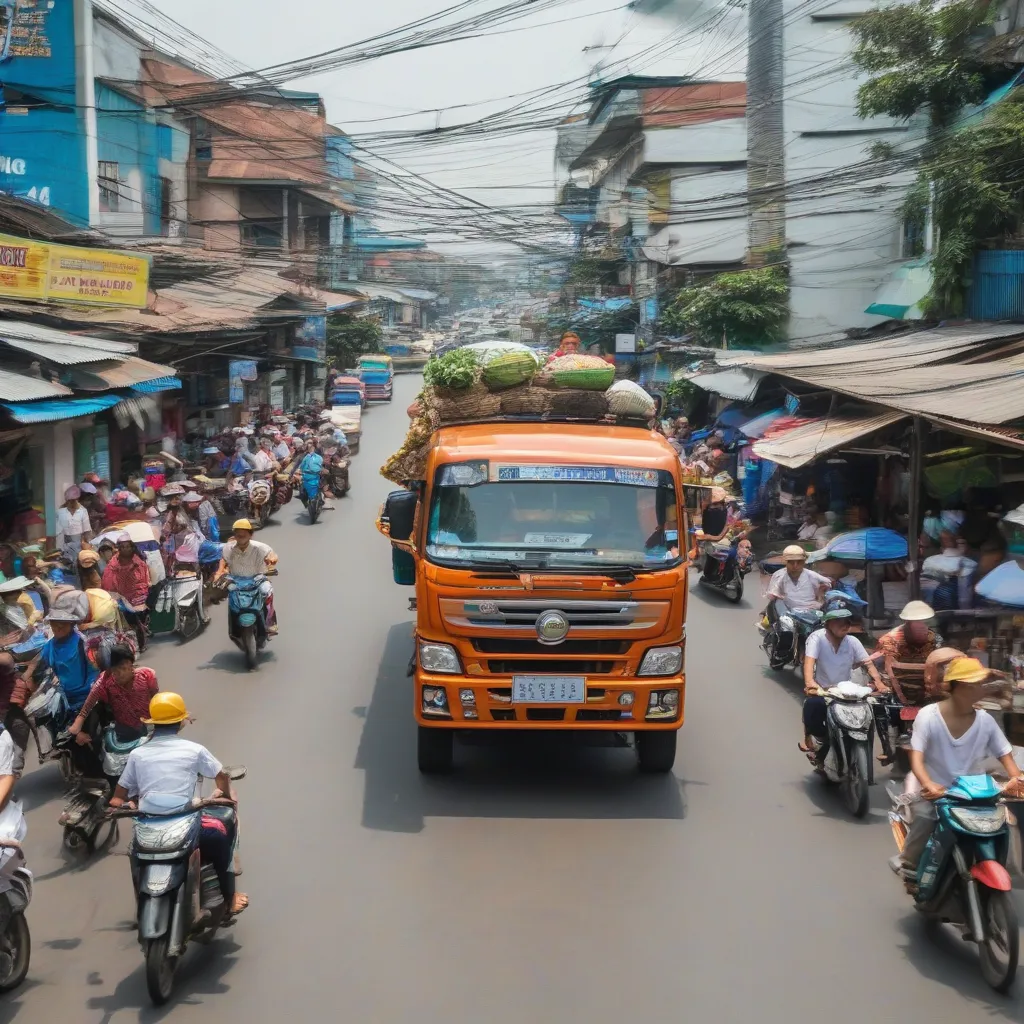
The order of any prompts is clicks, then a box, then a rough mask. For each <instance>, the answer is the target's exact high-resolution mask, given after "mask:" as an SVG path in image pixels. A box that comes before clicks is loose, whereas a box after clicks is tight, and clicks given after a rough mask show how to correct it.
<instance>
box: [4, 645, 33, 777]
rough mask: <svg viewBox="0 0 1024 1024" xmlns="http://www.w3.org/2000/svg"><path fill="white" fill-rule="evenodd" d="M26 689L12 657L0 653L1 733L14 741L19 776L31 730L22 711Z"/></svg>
mask: <svg viewBox="0 0 1024 1024" xmlns="http://www.w3.org/2000/svg"><path fill="white" fill-rule="evenodd" d="M27 695H28V687H27V686H26V684H25V680H24V679H22V677H21V673H20V672H19V671H18V665H17V662H15V660H14V656H13V655H11V654H9V653H8V652H7V651H0V719H2V722H3V727H2V730H0V731H2V732H4V733H5V734H8V735H10V737H11V739H12V740H13V741H14V747H15V750H14V771H15V772H16V773H17V774H18V775H20V774H21V773H22V771H23V770H24V768H25V751H26V750H27V749H28V741H29V736H30V735H31V734H32V728H31V726H30V725H29V723H28V719H27V718H26V717H25V712H24V710H23V708H24V705H25V698H26V696H27Z"/></svg>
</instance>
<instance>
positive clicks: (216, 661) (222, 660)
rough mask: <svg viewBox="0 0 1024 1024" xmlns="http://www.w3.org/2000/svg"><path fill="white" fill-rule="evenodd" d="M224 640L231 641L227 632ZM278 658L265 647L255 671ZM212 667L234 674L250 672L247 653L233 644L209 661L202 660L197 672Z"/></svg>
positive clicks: (240, 674)
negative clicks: (246, 662)
mask: <svg viewBox="0 0 1024 1024" xmlns="http://www.w3.org/2000/svg"><path fill="white" fill-rule="evenodd" d="M224 640H225V642H226V643H229V644H230V643H231V641H230V640H228V637H227V633H226V632H225V634H224ZM276 660H277V658H276V656H275V654H274V651H273V650H272V649H271V648H270V647H264V648H263V650H262V651H260V653H259V663H258V664H257V666H256V668H255V669H254V671H256V672H259V671H261V670H262V669H263V668H264V667H266V666H268V665H273V664H274V662H275V661H276ZM210 669H217V670H218V671H220V672H230V673H231V674H232V675H236V676H244V675H248V674H249V670H248V669H247V668H246V667H245V655H244V654H243V653H242V652H241V651H240V650H239V649H238V648H237V647H235V646H234V644H232V645H231V647H230V648H229V649H227V648H226V649H225V650H223V651H218V652H217V653H216V654H215V655H214V656H213V657H212V658H211V659H210V660H209V661H204V662H201V663H200V664H198V665H196V671H197V672H206V671H209V670H210Z"/></svg>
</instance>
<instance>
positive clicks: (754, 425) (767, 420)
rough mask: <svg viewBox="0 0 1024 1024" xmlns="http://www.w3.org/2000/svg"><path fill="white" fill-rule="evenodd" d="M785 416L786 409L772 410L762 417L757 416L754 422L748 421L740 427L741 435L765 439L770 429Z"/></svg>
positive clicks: (764, 413)
mask: <svg viewBox="0 0 1024 1024" xmlns="http://www.w3.org/2000/svg"><path fill="white" fill-rule="evenodd" d="M785 415H787V413H786V410H785V409H772V411H771V412H763V413H761V415H760V416H755V417H754V418H753V419H752V420H747V422H746V423H744V424H743V426H742V427H740V433H741V434H745V435H746V436H747V437H764V435H765V433H766V432H767V430H768V428H769V427H770V426H771V425H772V424H773V423H774V422H775V421H776V420H781V419H782V417H783V416H785Z"/></svg>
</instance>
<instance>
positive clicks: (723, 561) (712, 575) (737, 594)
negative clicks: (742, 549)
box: [697, 545, 750, 604]
mask: <svg viewBox="0 0 1024 1024" xmlns="http://www.w3.org/2000/svg"><path fill="white" fill-rule="evenodd" d="M730 558H731V559H732V565H731V566H730V565H729V560H730ZM698 567H699V569H700V576H699V577H698V578H697V582H698V583H699V584H700V585H701V586H703V587H707V588H708V589H710V590H717V591H719V592H720V593H722V594H725V596H726V597H727V598H728V599H729V600H730V601H732V603H733V604H739V603H740V601H741V600H742V599H743V577H744V576H746V575H747V573H749V572H750V563H749V561H747V562H741V561H740V559H739V557H738V556H737V553H736V551H735V549H734V547H733V546H731V545H727V546H724V547H722V548H721V549H719V548H718V547H717V546H716V548H715V552H714V554H713V555H708V554H706V553H702V554H701V558H700V561H699V563H698Z"/></svg>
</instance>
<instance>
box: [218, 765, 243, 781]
mask: <svg viewBox="0 0 1024 1024" xmlns="http://www.w3.org/2000/svg"><path fill="white" fill-rule="evenodd" d="M224 771H226V772H227V773H228V778H229V779H231V781H232V782H240V781H241V780H242V779H244V778H245V776H246V774H247V771H246V767H245V765H244V764H236V765H228V767H226V768H225V769H224Z"/></svg>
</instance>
